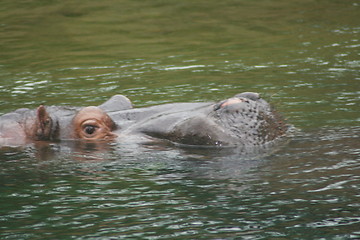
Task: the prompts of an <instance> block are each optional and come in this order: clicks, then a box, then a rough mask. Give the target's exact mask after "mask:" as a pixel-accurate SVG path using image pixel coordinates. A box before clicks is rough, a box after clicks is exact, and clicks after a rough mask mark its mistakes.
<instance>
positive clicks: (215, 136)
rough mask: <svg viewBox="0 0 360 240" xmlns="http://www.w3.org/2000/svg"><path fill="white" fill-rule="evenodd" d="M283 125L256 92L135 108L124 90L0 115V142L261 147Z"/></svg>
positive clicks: (282, 131)
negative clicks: (85, 101)
mask: <svg viewBox="0 0 360 240" xmlns="http://www.w3.org/2000/svg"><path fill="white" fill-rule="evenodd" d="M287 130H288V125H287V124H286V123H285V122H284V120H283V118H282V117H281V115H280V114H278V113H277V112H276V111H275V110H274V109H273V108H272V107H271V106H270V104H269V103H268V102H267V101H265V100H264V99H263V98H261V97H260V95H259V94H258V93H253V92H244V93H240V94H237V95H235V96H234V97H231V98H228V99H225V100H222V101H219V102H196V103H169V104H162V105H158V106H151V107H143V108H134V107H133V105H132V103H131V101H130V100H129V99H128V98H127V97H125V96H123V95H115V96H113V97H111V98H110V99H109V100H108V101H106V102H105V103H103V104H101V105H99V106H88V107H84V108H80V107H59V106H43V105H40V106H39V107H38V108H37V109H35V110H29V109H19V110H16V111H15V112H12V113H8V114H5V115H3V116H1V117H0V145H1V144H4V143H5V144H6V143H10V144H14V143H16V142H17V143H27V142H31V141H58V140H82V141H99V140H101V141H128V139H132V141H133V140H134V139H135V141H136V139H138V140H139V141H144V140H145V141H157V140H165V141H169V142H172V143H176V144H182V145H197V146H220V147H221V146H224V147H225V146H245V147H252V146H265V145H267V144H269V143H271V142H274V141H276V140H277V139H280V138H281V137H283V136H285V135H286V132H287Z"/></svg>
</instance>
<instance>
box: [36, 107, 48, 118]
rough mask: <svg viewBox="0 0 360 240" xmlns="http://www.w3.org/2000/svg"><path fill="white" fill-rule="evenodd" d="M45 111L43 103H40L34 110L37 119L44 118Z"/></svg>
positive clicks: (45, 115)
mask: <svg viewBox="0 0 360 240" xmlns="http://www.w3.org/2000/svg"><path fill="white" fill-rule="evenodd" d="M47 115H48V114H47V112H46V109H45V107H44V105H40V106H39V107H38V108H37V110H36V117H37V120H44V119H45V118H46V117H47Z"/></svg>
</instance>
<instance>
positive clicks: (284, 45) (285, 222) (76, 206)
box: [0, 0, 360, 239]
mask: <svg viewBox="0 0 360 240" xmlns="http://www.w3.org/2000/svg"><path fill="white" fill-rule="evenodd" d="M359 14H360V9H359V3H358V2H357V1H355V0H349V1H336V0H331V1H325V0H320V1H315V0H305V1H301V2H297V1H292V0H290V1H289V0H287V1H282V0H281V1H276V3H275V2H273V1H242V0H241V1H233V0H225V1H209V0H206V1H203V0H200V1H177V2H173V1H163V0H155V1H121V2H119V1H114V0H105V1H83V2H82V3H81V4H78V3H74V2H72V1H60V2H56V1H48V2H44V1H20V2H19V1H10V0H3V1H2V4H1V9H0V55H1V58H0V83H1V84H0V100H1V101H0V113H5V112H9V111H12V110H14V109H17V108H21V107H31V108H35V107H36V106H38V105H39V104H42V103H45V104H48V105H53V104H54V105H76V106H86V105H99V104H101V103H102V102H103V101H105V100H106V99H108V98H109V97H110V96H112V95H114V94H124V95H127V96H128V97H129V98H130V99H131V100H132V101H133V102H134V103H135V105H136V106H149V105H154V104H161V103H167V102H199V101H212V100H219V99H223V98H225V97H229V96H232V95H234V94H236V93H238V92H242V91H255V92H260V93H261V94H262V95H263V96H264V98H266V99H267V100H270V101H271V102H272V103H274V104H275V105H276V107H277V108H278V109H279V110H280V111H281V112H283V113H284V115H285V116H286V117H287V118H288V121H289V122H290V123H292V124H294V125H295V126H296V127H297V128H299V129H300V131H299V132H298V133H296V136H294V137H293V138H292V139H291V141H290V142H289V143H287V144H284V145H283V146H282V147H281V148H280V149H278V148H276V149H272V150H276V151H270V152H267V153H261V154H254V155H243V154H242V153H241V152H238V150H236V149H219V148H216V149H205V148H200V149H199V148H183V147H179V146H173V145H171V144H155V145H141V146H139V145H136V144H133V143H131V142H121V143H117V144H85V143H81V142H61V143H49V144H40V143H36V144H34V145H29V146H26V147H24V148H19V149H14V148H7V149H6V148H2V149H1V150H0V160H1V161H0V229H1V231H0V238H4V239H50V238H51V239H53V238H56V239H71V238H76V239H92V238H118V239H121V238H123V239H128V238H134V239H150V238H151V239H160V238H161V239H174V238H179V239H181V238H184V239H185V238H190V239H201V238H203V239H235V238H244V239H246V238H249V239H269V238H277V239H314V238H316V239H317V238H319V239H320V238H324V239H357V238H359V237H360V232H359V227H358V226H359V224H360V212H359V209H360V205H359V202H360V201H359V197H360V195H359V194H358V192H359V183H360V179H359V176H360V174H359V167H360V166H359V160H360V158H359V155H360V146H359V142H360V141H359V140H360V139H359V136H360V129H359V120H360V118H359V113H358V112H359V111H358V105H359V100H360V98H359V94H360V89H359V84H358V81H359V80H360V75H359V72H360V71H359V67H360V61H359V47H360V43H359V41H360V40H359V33H360V28H359V25H358V21H357V20H358V16H359Z"/></svg>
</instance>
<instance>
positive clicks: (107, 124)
mask: <svg viewBox="0 0 360 240" xmlns="http://www.w3.org/2000/svg"><path fill="white" fill-rule="evenodd" d="M72 127H73V131H74V138H76V139H86V140H97V139H104V140H111V139H114V138H116V137H117V135H116V134H114V133H113V132H112V131H113V130H115V129H116V124H115V123H114V121H113V120H112V119H111V118H110V117H109V115H108V114H107V113H105V112H104V111H103V110H102V109H100V108H98V107H94V106H90V107H85V108H83V109H81V110H80V111H79V112H78V113H77V114H76V115H75V116H74V118H73V120H72Z"/></svg>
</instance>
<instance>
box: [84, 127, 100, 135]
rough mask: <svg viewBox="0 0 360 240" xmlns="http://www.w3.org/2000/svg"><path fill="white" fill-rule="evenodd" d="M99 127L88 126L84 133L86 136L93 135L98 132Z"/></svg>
mask: <svg viewBox="0 0 360 240" xmlns="http://www.w3.org/2000/svg"><path fill="white" fill-rule="evenodd" d="M96 129H97V127H96V126H93V125H86V126H85V127H84V131H85V133H86V134H89V135H92V134H94V132H95V131H96Z"/></svg>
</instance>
